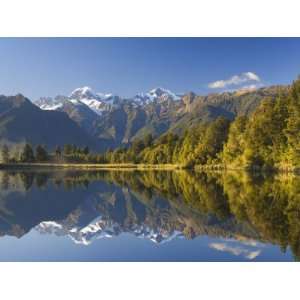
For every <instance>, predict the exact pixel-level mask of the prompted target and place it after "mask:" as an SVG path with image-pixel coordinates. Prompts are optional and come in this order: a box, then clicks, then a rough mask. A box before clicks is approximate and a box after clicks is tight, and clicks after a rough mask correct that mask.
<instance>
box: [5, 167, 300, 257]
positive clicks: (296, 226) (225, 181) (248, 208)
mask: <svg viewBox="0 0 300 300" xmlns="http://www.w3.org/2000/svg"><path fill="white" fill-rule="evenodd" d="M16 180H19V181H20V182H22V185H23V187H24V189H26V190H29V189H30V188H31V187H33V186H36V187H38V188H44V187H46V186H47V184H50V182H51V184H53V185H54V186H59V187H63V188H64V189H66V190H70V189H75V188H77V187H84V188H88V186H89V183H90V182H91V181H97V180H104V181H105V182H107V183H111V184H114V185H118V186H120V187H128V188H130V190H131V191H132V192H133V193H138V198H139V199H141V201H145V202H147V201H151V199H152V198H153V195H155V196H161V197H162V198H166V199H168V200H170V201H172V203H175V204H178V210H180V209H186V206H188V207H190V209H192V210H193V211H195V212H201V213H202V214H208V215H212V216H215V217H217V218H218V219H219V220H223V221H226V220H227V219H232V218H233V217H234V218H235V219H236V220H237V221H239V222H241V223H247V224H250V225H251V228H253V229H254V232H255V233H256V234H255V235H254V236H257V234H258V235H259V237H260V239H261V240H263V241H268V242H272V243H275V244H278V245H280V247H281V248H282V250H283V251H285V249H286V248H287V246H290V247H291V249H292V251H293V253H294V255H295V257H300V222H299V221H300V185H299V184H298V183H299V178H297V177H292V176H286V177H285V176H283V175H280V176H277V177H273V176H265V177H262V176H251V175H250V174H246V173H236V172H232V173H231V172H229V173H210V174H205V173H190V172H186V171H163V172H159V171H145V172H139V171H132V172H128V171H122V172H121V171H111V172H106V171H99V172H80V171H74V172H63V173H62V172H58V173H57V174H55V173H52V172H21V173H20V172H15V173H2V176H1V189H2V190H5V189H9V187H10V186H12V185H14V182H15V181H16ZM182 201H184V203H185V204H186V205H182ZM180 203H181V204H180Z"/></svg>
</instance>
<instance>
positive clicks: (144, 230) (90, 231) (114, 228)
mask: <svg viewBox="0 0 300 300" xmlns="http://www.w3.org/2000/svg"><path fill="white" fill-rule="evenodd" d="M36 230H38V231H39V232H40V233H49V234H55V235H57V236H65V235H67V236H69V237H70V238H71V239H72V240H73V241H74V242H75V243H76V244H82V245H89V244H90V243H92V241H93V240H95V239H101V238H111V237H114V236H118V235H120V234H121V233H131V234H133V235H134V236H136V237H138V238H145V239H148V240H151V241H153V242H154V243H160V244H162V243H165V242H169V241H171V240H173V239H174V238H176V237H181V236H183V235H182V233H181V232H179V231H172V232H167V231H165V230H163V229H158V230H157V231H156V230H153V229H151V228H148V227H147V226H144V225H137V224H134V225H132V226H131V227H130V229H125V228H122V227H121V226H120V225H119V224H117V223H114V222H112V221H105V220H102V219H101V217H100V218H97V219H95V220H94V221H93V222H91V223H90V224H88V225H87V226H85V227H78V226H70V225H69V224H64V223H63V222H61V223H60V222H54V221H48V222H42V223H40V224H39V225H38V226H37V227H36Z"/></svg>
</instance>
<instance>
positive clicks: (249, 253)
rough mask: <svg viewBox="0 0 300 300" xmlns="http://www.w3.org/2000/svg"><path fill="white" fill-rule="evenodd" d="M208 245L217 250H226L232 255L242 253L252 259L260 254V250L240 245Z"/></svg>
mask: <svg viewBox="0 0 300 300" xmlns="http://www.w3.org/2000/svg"><path fill="white" fill-rule="evenodd" d="M209 247H210V248H212V249H215V250H218V251H222V252H228V253H230V254H232V255H235V256H239V255H242V256H244V257H245V258H247V259H250V260H252V259H254V258H256V257H257V256H258V255H260V252H261V250H251V249H247V248H245V247H241V246H230V245H228V244H227V243H211V244H209Z"/></svg>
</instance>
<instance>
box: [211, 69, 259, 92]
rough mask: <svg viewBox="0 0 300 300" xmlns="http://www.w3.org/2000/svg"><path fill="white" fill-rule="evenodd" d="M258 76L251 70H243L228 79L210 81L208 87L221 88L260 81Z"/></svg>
mask: <svg viewBox="0 0 300 300" xmlns="http://www.w3.org/2000/svg"><path fill="white" fill-rule="evenodd" d="M260 81H261V80H260V78H259V76H258V75H256V74H255V73H253V72H245V73H242V74H239V75H234V76H232V77H230V78H228V79H223V80H217V81H215V82H211V83H210V84H209V85H208V87H209V88H211V89H221V88H226V87H228V86H234V85H241V84H245V83H253V82H260Z"/></svg>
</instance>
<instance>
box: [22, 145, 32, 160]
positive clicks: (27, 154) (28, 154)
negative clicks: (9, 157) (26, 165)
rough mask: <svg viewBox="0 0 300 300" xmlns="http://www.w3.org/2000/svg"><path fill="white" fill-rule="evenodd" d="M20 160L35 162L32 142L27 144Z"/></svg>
mask: <svg viewBox="0 0 300 300" xmlns="http://www.w3.org/2000/svg"><path fill="white" fill-rule="evenodd" d="M20 160H21V162H34V154H33V150H32V147H31V145H30V144H25V146H24V148H23V151H22V153H21V157H20Z"/></svg>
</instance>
